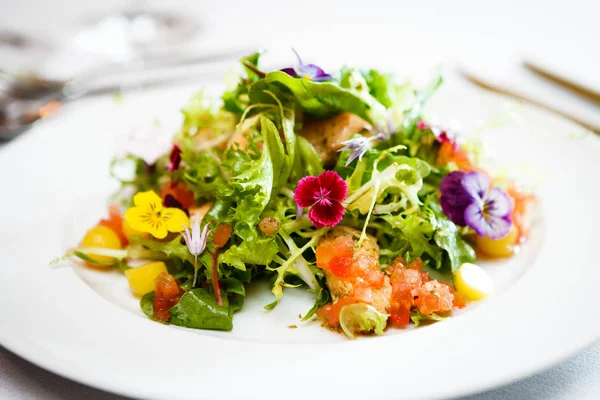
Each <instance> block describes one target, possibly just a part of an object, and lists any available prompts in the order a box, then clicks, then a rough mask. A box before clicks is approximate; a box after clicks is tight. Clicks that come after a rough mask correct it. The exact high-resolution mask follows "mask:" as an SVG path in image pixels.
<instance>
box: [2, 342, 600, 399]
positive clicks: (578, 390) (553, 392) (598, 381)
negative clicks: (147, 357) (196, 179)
mask: <svg viewBox="0 0 600 400" xmlns="http://www.w3.org/2000/svg"><path fill="white" fill-rule="evenodd" d="M0 366H1V369H0V399H6V400H21V399H22V400H31V399H45V400H55V399H56V400H58V399H61V400H80V399H87V400H117V399H123V398H124V397H121V396H117V395H113V394H109V393H106V392H102V391H100V390H96V389H92V388H90V387H87V386H84V385H81V384H79V383H75V382H72V381H70V380H68V379H64V378H61V377H60V376H58V375H54V374H53V373H50V372H48V371H45V370H43V369H41V368H39V367H36V366H35V365H32V364H30V363H28V362H27V361H25V360H23V359H21V358H19V357H17V356H15V355H14V354H12V353H10V352H8V351H7V350H5V349H4V348H2V347H0ZM465 379H468V377H465ZM598 398H600V343H598V344H596V345H595V346H593V347H591V348H589V349H587V350H585V351H583V352H581V353H580V354H578V355H576V356H575V357H573V358H571V359H570V360H568V361H565V362H563V363H562V364H559V365H557V366H555V367H553V368H552V369H550V370H548V371H546V372H543V373H541V374H539V375H536V376H533V377H530V378H528V379H525V380H523V381H520V382H517V383H513V384H512V385H508V386H505V387H501V388H498V389H495V390H492V391H489V392H485V393H480V394H476V395H473V396H469V397H465V398H463V399H461V400H507V399H510V400H526V399H527V400H528V399H544V400H574V399H577V400H597V399H598Z"/></svg>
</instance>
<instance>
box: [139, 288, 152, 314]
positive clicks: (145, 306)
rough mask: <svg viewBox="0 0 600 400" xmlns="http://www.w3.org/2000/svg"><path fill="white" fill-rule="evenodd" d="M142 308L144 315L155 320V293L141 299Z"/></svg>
mask: <svg viewBox="0 0 600 400" xmlns="http://www.w3.org/2000/svg"><path fill="white" fill-rule="evenodd" d="M140 307H141V309H142V311H143V312H144V314H146V315H147V316H148V318H150V319H154V291H152V292H148V293H146V294H145V295H143V296H142V298H141V299H140Z"/></svg>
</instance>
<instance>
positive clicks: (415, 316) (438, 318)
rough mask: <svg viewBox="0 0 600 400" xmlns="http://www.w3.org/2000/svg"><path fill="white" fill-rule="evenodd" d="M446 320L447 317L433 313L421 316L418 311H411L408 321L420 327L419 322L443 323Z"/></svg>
mask: <svg viewBox="0 0 600 400" xmlns="http://www.w3.org/2000/svg"><path fill="white" fill-rule="evenodd" d="M446 318H448V317H442V316H439V315H437V314H435V313H431V314H429V315H425V314H421V313H420V312H418V311H413V312H411V313H410V319H411V320H412V322H413V324H415V326H419V325H421V323H422V322H421V321H430V322H431V321H443V320H445V319H446Z"/></svg>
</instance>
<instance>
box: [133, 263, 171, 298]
mask: <svg viewBox="0 0 600 400" xmlns="http://www.w3.org/2000/svg"><path fill="white" fill-rule="evenodd" d="M161 272H167V266H166V265H165V263H164V262H162V261H156V262H151V263H148V264H144V265H140V266H139V267H136V268H131V269H128V270H127V271H125V277H126V278H127V280H128V281H129V287H130V288H131V291H132V292H133V294H134V295H135V296H137V297H142V296H143V295H145V294H146V293H148V292H151V291H153V290H154V281H155V280H156V278H157V277H158V275H160V274H161Z"/></svg>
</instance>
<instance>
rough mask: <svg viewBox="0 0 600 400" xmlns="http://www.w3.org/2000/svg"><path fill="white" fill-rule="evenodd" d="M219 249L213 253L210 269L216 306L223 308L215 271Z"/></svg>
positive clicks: (217, 272) (217, 275)
mask: <svg viewBox="0 0 600 400" xmlns="http://www.w3.org/2000/svg"><path fill="white" fill-rule="evenodd" d="M219 249H220V248H219V247H217V248H216V249H215V252H214V253H213V255H212V256H213V267H212V285H213V290H214V292H215V299H216V300H217V305H218V306H223V298H222V297H221V289H220V288H219V271H217V264H218V262H219Z"/></svg>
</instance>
